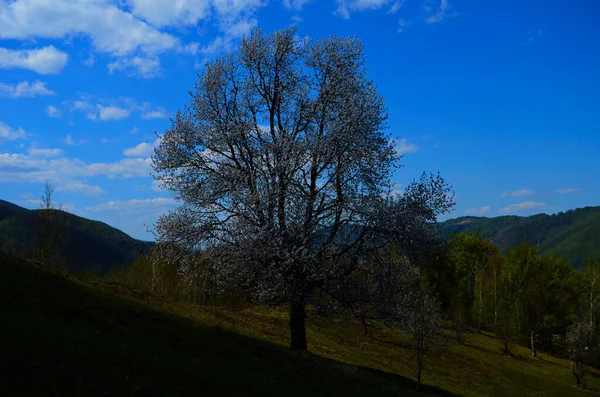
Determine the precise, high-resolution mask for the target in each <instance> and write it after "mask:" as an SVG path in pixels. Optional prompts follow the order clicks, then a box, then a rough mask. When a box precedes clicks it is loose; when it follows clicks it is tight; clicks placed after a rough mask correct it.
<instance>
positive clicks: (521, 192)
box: [502, 189, 535, 197]
mask: <svg viewBox="0 0 600 397" xmlns="http://www.w3.org/2000/svg"><path fill="white" fill-rule="evenodd" d="M533 194H535V192H534V191H533V190H531V189H521V190H516V191H514V192H504V193H502V197H521V196H531V195H533Z"/></svg>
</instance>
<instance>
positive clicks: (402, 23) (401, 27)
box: [397, 18, 412, 33]
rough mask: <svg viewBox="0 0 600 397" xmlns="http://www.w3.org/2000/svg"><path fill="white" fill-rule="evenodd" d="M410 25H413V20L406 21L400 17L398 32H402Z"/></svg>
mask: <svg viewBox="0 0 600 397" xmlns="http://www.w3.org/2000/svg"><path fill="white" fill-rule="evenodd" d="M410 25H412V22H410V21H406V20H404V19H402V18H400V19H399V20H398V30H397V32H398V33H402V32H404V29H406V28H407V27H408V26H410Z"/></svg>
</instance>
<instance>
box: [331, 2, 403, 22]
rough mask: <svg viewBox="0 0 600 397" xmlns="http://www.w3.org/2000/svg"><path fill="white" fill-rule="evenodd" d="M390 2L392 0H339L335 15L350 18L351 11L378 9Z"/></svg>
mask: <svg viewBox="0 0 600 397" xmlns="http://www.w3.org/2000/svg"><path fill="white" fill-rule="evenodd" d="M389 3H390V0H337V4H338V8H337V9H336V10H335V12H334V15H338V16H340V17H342V18H344V19H349V18H350V11H365V10H378V9H381V8H382V7H383V6H385V5H387V4H389ZM392 8H393V6H392ZM398 8H400V7H398ZM396 11H398V10H396Z"/></svg>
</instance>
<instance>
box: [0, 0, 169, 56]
mask: <svg viewBox="0 0 600 397" xmlns="http://www.w3.org/2000/svg"><path fill="white" fill-rule="evenodd" d="M76 33H81V34H84V35H86V36H88V37H90V38H91V40H92V42H93V44H94V46H95V47H96V49H97V50H99V51H101V52H105V53H110V54H113V55H117V56H123V55H127V54H131V53H134V52H136V51H138V50H140V51H143V52H145V53H151V54H155V53H159V52H162V51H166V50H169V49H173V48H176V47H177V46H178V45H179V40H178V39H177V38H176V37H174V36H172V35H170V34H167V33H162V32H159V31H158V30H156V29H154V28H152V27H151V26H149V25H148V24H146V23H145V22H143V21H140V20H139V19H136V18H135V17H134V16H133V15H132V14H130V13H128V12H126V11H123V10H121V9H119V8H118V7H117V6H116V5H114V4H112V2H109V1H106V0H98V1H90V0H54V1H48V0H16V1H12V2H9V3H2V5H0V37H2V38H4V39H18V40H25V39H31V38H47V39H59V38H63V37H65V36H67V35H72V34H76Z"/></svg>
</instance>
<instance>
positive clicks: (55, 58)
mask: <svg viewBox="0 0 600 397" xmlns="http://www.w3.org/2000/svg"><path fill="white" fill-rule="evenodd" d="M16 3H18V2H15V3H13V4H16ZM2 4H3V3H0V37H1V38H3V39H5V38H11V37H10V36H9V35H6V34H3V32H4V29H5V27H3V23H4V22H3V20H4V19H5V18H3V14H2V13H3V11H2V10H3V9H2V7H4V6H3V5H2ZM43 24H44V23H42V25H43ZM68 58H69V57H68V55H67V54H66V53H64V52H62V51H59V50H57V49H56V48H55V47H54V46H51V45H49V46H47V47H43V48H39V49H34V50H10V49H7V48H0V69H17V68H19V69H28V70H33V71H34V72H36V73H39V74H56V73H60V71H61V70H62V69H63V68H64V67H65V65H66V64H67V60H68Z"/></svg>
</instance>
